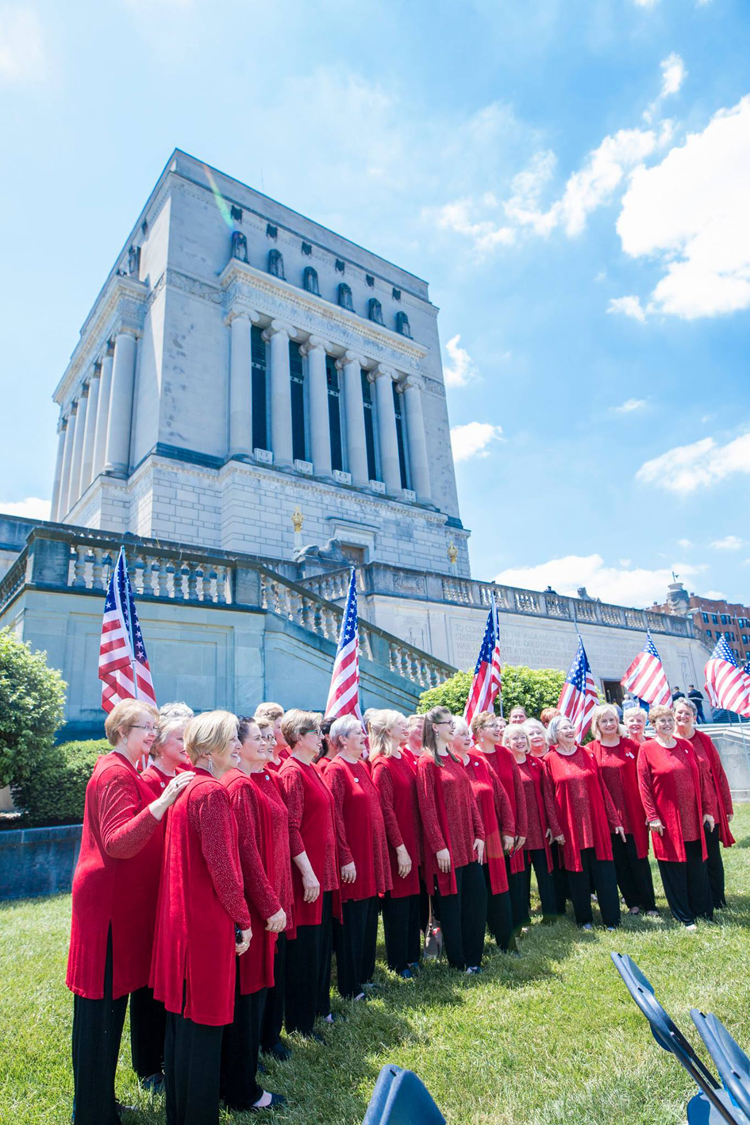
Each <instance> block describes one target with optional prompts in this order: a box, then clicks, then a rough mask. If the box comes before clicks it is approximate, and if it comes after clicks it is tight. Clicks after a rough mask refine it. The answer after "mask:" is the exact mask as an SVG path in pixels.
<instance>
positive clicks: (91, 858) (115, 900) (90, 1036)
mask: <svg viewBox="0 0 750 1125" xmlns="http://www.w3.org/2000/svg"><path fill="white" fill-rule="evenodd" d="M158 717H159V714H158V711H157V710H156V708H154V707H150V706H149V704H147V703H143V702H139V701H138V700H134V699H127V700H124V701H123V702H122V703H118V704H117V705H116V706H115V707H114V708H113V709H112V711H110V713H109V715H108V716H107V718H106V721H105V723H104V730H105V732H106V735H107V739H108V741H109V743H110V745H111V746H113V747H114V750H113V751H112V753H110V754H103V755H102V757H101V758H99V759H98V761H97V763H96V765H95V766H94V772H93V774H92V775H91V780H90V781H89V783H88V785H87V786H86V802H85V805H84V813H83V833H82V836H81V850H80V854H79V856H78V863H77V865H76V870H75V874H74V876H73V917H72V922H71V932H70V952H69V954H68V974H67V985H68V988H69V989H70V990H71V992H73V994H74V998H73V1081H74V1089H75V1102H74V1110H73V1120H74V1122H75V1123H76V1125H115V1122H119V1120H120V1118H119V1115H118V1113H117V1108H116V1103H115V1070H116V1069H117V1056H118V1054H119V1050H120V1038H121V1036H122V1027H123V1023H124V1020H125V1009H126V1008H127V1004H128V994H130V995H131V997H132V998H133V999H131V1014H130V1036H131V1044H132V1051H133V1059H134V1061H135V1060H136V1059H138V1058H145V1057H146V1056H148V1055H151V1056H152V1058H154V1059H155V1061H153V1062H152V1063H151V1065H152V1066H153V1067H154V1068H156V1070H158V1069H160V1061H161V1057H162V1055H163V1050H164V1042H163V1038H162V1040H161V1042H158V1041H157V1042H156V1043H155V1044H154V1042H153V1039H154V1036H153V1035H152V1033H151V1026H150V1019H149V1016H150V1015H151V1014H152V1012H151V1009H152V1007H153V999H152V997H151V993H150V991H149V989H148V976H149V967H150V964H151V945H152V941H153V935H154V918H155V915H156V904H157V898H158V894H159V874H160V871H161V858H162V849H163V843H164V833H163V817H164V814H165V812H166V811H167V809H168V807H169V806H170V805H171V804H172V803H173V801H174V800H175V798H176V797H177V795H178V793H179V792H180V790H181V789H184V787H185V786H186V785H188V784H189V783H190V775H189V774H188V775H183V776H182V777H179V778H174V779H173V780H172V781H171V782H169V784H168V785H167V787H166V788H165V789H164V791H163V792H162V793H161V794H160V795H159V796H158V797H156V798H154V794H153V792H152V791H151V789H150V788H149V786H148V785H147V784H145V783H144V782H143V781H142V780H141V778H140V775H139V774H138V772H137V770H136V768H135V766H136V762H138V761H139V760H141V759H142V757H143V756H144V754H148V752H149V750H150V748H151V745H152V743H153V741H154V738H155V736H156V722H157V719H158ZM133 1000H134V1001H135V1002H133ZM162 1026H163V1025H162ZM156 1070H155V1069H151V1070H150V1071H149V1074H148V1075H146V1076H145V1077H150V1076H152V1075H155V1074H156ZM94 1076H95V1077H94ZM153 1084H154V1085H156V1082H154V1083H153Z"/></svg>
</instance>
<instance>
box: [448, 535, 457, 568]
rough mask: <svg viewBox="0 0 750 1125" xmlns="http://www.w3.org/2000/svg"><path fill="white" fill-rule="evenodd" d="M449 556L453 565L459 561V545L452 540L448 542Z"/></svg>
mask: <svg viewBox="0 0 750 1125" xmlns="http://www.w3.org/2000/svg"><path fill="white" fill-rule="evenodd" d="M448 558H449V559H450V564H451V566H455V565H456V563H457V562H458V547H457V546H456V544H455V543H453V542H452V541H451V542H450V543H449V544H448Z"/></svg>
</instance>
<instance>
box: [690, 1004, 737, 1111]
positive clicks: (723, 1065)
mask: <svg viewBox="0 0 750 1125" xmlns="http://www.w3.org/2000/svg"><path fill="white" fill-rule="evenodd" d="M690 1015H691V1016H692V1017H693V1023H694V1024H695V1026H696V1027H697V1028H698V1032H699V1034H700V1037H701V1039H702V1040H703V1042H704V1043H705V1044H706V1050H707V1051H708V1053H709V1055H710V1056H711V1058H712V1059H713V1060H714V1062H715V1063H716V1069H717V1070H718V1072H719V1077H720V1078H721V1080H722V1082H723V1083H724V1088H725V1089H726V1090H727V1091H728V1092H729V1094H730V1095H731V1098H732V1101H733V1102H734V1104H735V1105H736V1106H737V1107H738V1108H739V1109H740V1110H741V1111H742V1113H743V1114H744V1116H745V1117H746V1118H747V1119H748V1121H750V1059H749V1058H748V1057H747V1055H746V1054H745V1052H744V1051H743V1050H742V1048H741V1047H740V1045H739V1044H738V1043H737V1041H736V1039H734V1038H733V1036H732V1035H730V1033H729V1032H728V1031H727V1029H726V1028H725V1027H724V1024H723V1023H722V1022H721V1020H720V1019H719V1018H718V1016H715V1015H713V1013H711V1012H709V1013H708V1015H706V1014H704V1013H703V1012H699V1011H698V1009H697V1008H691V1009H690Z"/></svg>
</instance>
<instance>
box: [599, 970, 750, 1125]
mask: <svg viewBox="0 0 750 1125" xmlns="http://www.w3.org/2000/svg"><path fill="white" fill-rule="evenodd" d="M611 956H612V960H613V961H614V964H615V968H616V969H617V971H618V973H619V974H620V976H621V977H622V979H623V981H624V982H625V987H626V988H627V990H628V992H629V993H630V995H631V996H632V998H633V1000H634V1001H635V1003H636V1004H637V1006H638V1007H639V1008H640V1010H641V1012H642V1013H643V1015H644V1016H645V1017H646V1019H647V1020H648V1023H649V1027H650V1028H651V1034H652V1035H653V1037H654V1039H655V1040H656V1042H657V1043H658V1044H659V1046H660V1047H662V1048H663V1049H664V1050H665V1051H668V1052H669V1053H670V1054H672V1055H674V1056H675V1058H676V1059H677V1061H678V1062H679V1063H680V1064H681V1065H682V1066H683V1067H684V1068H685V1070H686V1071H687V1072H688V1074H689V1075H690V1077H691V1078H692V1079H693V1081H694V1082H695V1084H696V1086H698V1088H699V1090H700V1091H701V1093H700V1094H697V1095H696V1096H695V1097H693V1098H691V1100H690V1102H689V1103H688V1107H687V1116H688V1121H689V1122H690V1123H691V1125H702V1123H705V1125H714V1122H717V1123H718V1122H726V1123H727V1125H748V1123H747V1122H746V1121H745V1120H743V1118H742V1117H741V1116H739V1115H737V1113H736V1111H735V1110H734V1108H733V1106H732V1103H731V1099H730V1098H729V1097H728V1095H727V1094H726V1092H725V1091H723V1090H721V1089H720V1087H719V1083H718V1082H717V1081H716V1079H715V1078H714V1076H713V1075H712V1074H711V1071H710V1070H709V1069H708V1068H707V1067H706V1066H705V1065H704V1063H703V1062H702V1060H701V1059H700V1058H699V1056H698V1055H697V1054H696V1052H695V1049H694V1048H693V1046H692V1045H691V1043H690V1042H689V1041H688V1040H687V1039H686V1038H685V1036H684V1035H683V1034H682V1032H681V1031H680V1029H679V1027H678V1026H677V1024H676V1023H675V1022H674V1020H673V1019H672V1018H671V1016H670V1015H669V1014H668V1012H666V1011H665V1010H664V1008H663V1007H662V1006H661V1004H660V1003H659V1001H658V1000H657V999H656V996H655V995H654V989H653V987H652V985H651V982H650V981H649V979H648V977H646V976H645V975H644V974H643V973H642V972H641V970H640V969H639V967H638V965H636V963H635V961H633V960H631V958H630V957H628V956H627V954H625V953H613V954H612V955H611Z"/></svg>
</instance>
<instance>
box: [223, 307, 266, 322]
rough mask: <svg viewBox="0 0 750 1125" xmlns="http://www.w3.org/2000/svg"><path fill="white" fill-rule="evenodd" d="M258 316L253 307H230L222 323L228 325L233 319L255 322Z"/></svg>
mask: <svg viewBox="0 0 750 1125" xmlns="http://www.w3.org/2000/svg"><path fill="white" fill-rule="evenodd" d="M259 319H260V317H259V316H258V313H257V312H256V311H255V309H248V308H242V309H230V310H229V312H228V313H227V315H226V316H225V317H224V323H225V324H226V325H230V324H231V323H232V321H233V320H247V321H249V323H250V324H257V323H258V320H259Z"/></svg>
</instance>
